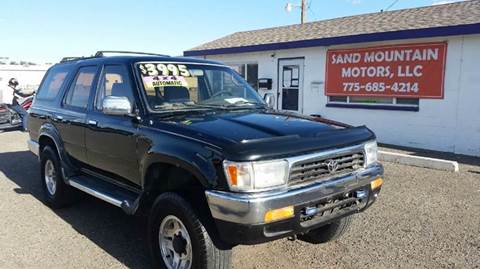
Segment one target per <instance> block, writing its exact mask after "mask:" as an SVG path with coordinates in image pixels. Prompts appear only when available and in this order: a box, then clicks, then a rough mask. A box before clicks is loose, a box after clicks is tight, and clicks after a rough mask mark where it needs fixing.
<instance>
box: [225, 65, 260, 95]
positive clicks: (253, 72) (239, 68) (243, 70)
mask: <svg viewBox="0 0 480 269" xmlns="http://www.w3.org/2000/svg"><path fill="white" fill-rule="evenodd" d="M229 66H230V67H231V68H232V69H233V70H235V71H236V72H237V73H238V74H240V75H241V76H242V77H243V78H244V79H245V80H246V81H247V82H248V84H250V86H252V88H254V89H256V90H257V88H258V64H256V63H246V64H229Z"/></svg>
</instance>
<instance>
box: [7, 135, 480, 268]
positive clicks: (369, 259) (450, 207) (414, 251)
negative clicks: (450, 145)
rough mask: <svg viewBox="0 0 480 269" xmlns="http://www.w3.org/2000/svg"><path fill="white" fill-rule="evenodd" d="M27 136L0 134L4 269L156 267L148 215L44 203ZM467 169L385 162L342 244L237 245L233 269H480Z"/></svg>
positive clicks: (477, 219)
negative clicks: (371, 196)
mask: <svg viewBox="0 0 480 269" xmlns="http://www.w3.org/2000/svg"><path fill="white" fill-rule="evenodd" d="M26 139H27V134H25V133H21V132H17V131H15V132H6V133H0V250H1V251H0V268H125V267H128V268H148V267H149V264H148V257H146V256H145V253H146V249H145V246H144V238H145V236H144V234H143V230H144V226H145V219H144V218H142V217H130V216H127V215H125V214H124V213H123V212H122V211H121V210H120V209H118V208H115V207H113V206H110V205H108V204H106V203H104V202H102V201H99V200H96V199H95V198H90V197H85V198H84V199H82V200H80V201H78V202H77V203H76V204H75V205H73V206H71V207H69V208H65V209H61V210H55V211H52V210H51V209H49V208H48V207H46V206H45V205H44V204H43V203H42V198H41V197H42V195H41V189H40V181H39V167H38V163H37V160H36V157H35V156H34V155H33V154H31V153H30V152H29V151H28V150H27V146H26V143H25V141H26ZM465 163H467V164H461V166H460V170H461V171H460V173H453V172H443V171H436V170H429V169H423V168H416V167H409V166H402V165H393V164H388V163H387V164H385V172H386V173H385V183H384V187H383V190H382V193H381V195H380V197H379V200H378V202H377V203H376V204H375V205H374V206H373V207H372V208H371V209H370V210H367V211H366V212H365V213H364V214H361V215H358V216H357V217H356V219H355V221H354V225H353V226H352V228H351V230H350V231H349V232H348V234H347V235H346V236H345V237H343V238H342V239H341V240H340V241H338V242H334V243H329V244H326V245H310V244H308V243H304V242H301V241H298V240H297V241H293V242H292V241H288V240H280V241H276V242H272V243H267V244H262V245H257V246H240V247H237V248H235V249H234V254H233V255H234V260H233V264H234V268H276V269H278V268H332V267H338V268H392V267H399V268H479V265H480V166H479V163H478V160H477V159H467V160H466V161H465Z"/></svg>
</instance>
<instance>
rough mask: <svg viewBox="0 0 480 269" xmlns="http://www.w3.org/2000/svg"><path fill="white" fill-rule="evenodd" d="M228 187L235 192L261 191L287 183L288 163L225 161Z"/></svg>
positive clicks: (278, 161) (281, 161)
mask: <svg viewBox="0 0 480 269" xmlns="http://www.w3.org/2000/svg"><path fill="white" fill-rule="evenodd" d="M223 167H224V169H225V174H226V176H227V180H228V185H229V186H230V189H231V190H233V191H259V190H265V189H270V188H273V187H278V186H282V185H285V184H286V183H287V175H288V162H287V161H285V160H275V161H259V162H230V161H224V162H223Z"/></svg>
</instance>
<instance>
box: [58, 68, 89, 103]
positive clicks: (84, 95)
mask: <svg viewBox="0 0 480 269" xmlns="http://www.w3.org/2000/svg"><path fill="white" fill-rule="evenodd" d="M96 73H97V67H96V66H86V67H81V68H80V69H79V70H78V73H77V76H76V77H75V81H74V82H73V83H72V85H71V86H70V89H69V90H68V93H67V96H66V97H65V100H64V104H65V105H67V106H71V107H75V108H81V109H85V108H87V105H88V99H89V98H90V92H91V91H92V86H93V80H94V78H95V74H96Z"/></svg>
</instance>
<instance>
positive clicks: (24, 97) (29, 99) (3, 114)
mask: <svg viewBox="0 0 480 269" xmlns="http://www.w3.org/2000/svg"><path fill="white" fill-rule="evenodd" d="M14 95H15V98H16V100H17V103H18V104H19V105H20V106H21V107H22V108H23V109H24V110H25V111H28V109H29V108H30V106H31V105H32V103H33V97H34V93H32V94H21V93H19V92H15V93H14ZM22 125H23V119H22V116H21V115H19V114H18V113H17V112H15V111H14V110H12V109H10V108H8V106H6V105H3V106H2V105H0V131H3V130H10V129H18V128H21V127H22Z"/></svg>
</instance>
